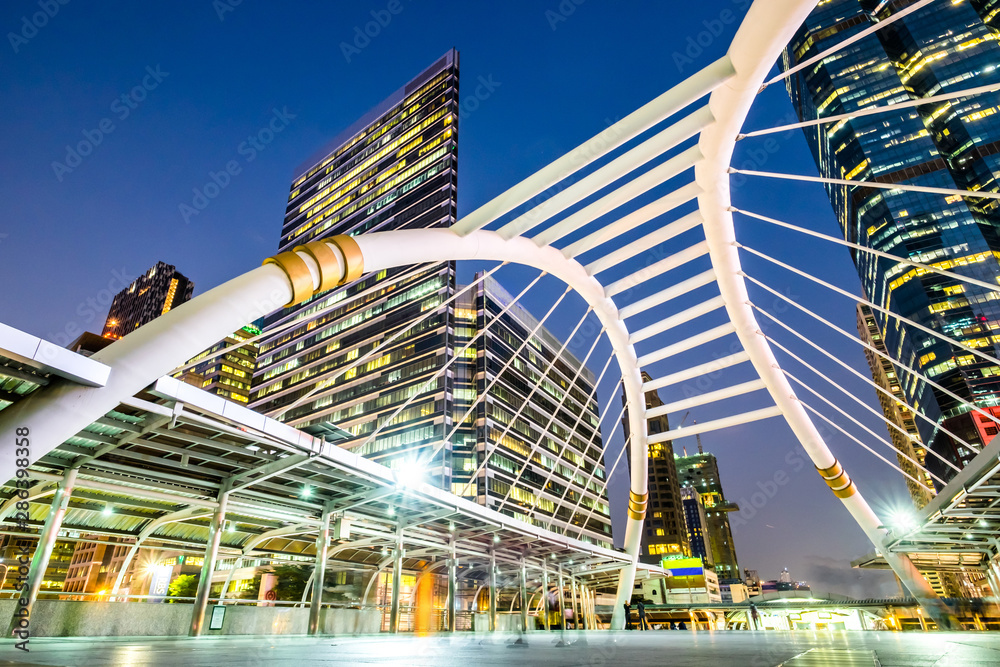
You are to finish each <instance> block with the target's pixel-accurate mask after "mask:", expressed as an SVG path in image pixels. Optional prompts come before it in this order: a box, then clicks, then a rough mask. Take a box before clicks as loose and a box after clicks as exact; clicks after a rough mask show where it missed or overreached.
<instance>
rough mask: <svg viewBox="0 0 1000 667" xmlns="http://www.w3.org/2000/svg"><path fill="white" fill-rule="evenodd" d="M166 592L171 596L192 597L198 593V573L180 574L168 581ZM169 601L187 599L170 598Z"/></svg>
mask: <svg viewBox="0 0 1000 667" xmlns="http://www.w3.org/2000/svg"><path fill="white" fill-rule="evenodd" d="M167 593H169V594H170V596H171V597H179V598H193V597H194V596H195V595H196V594H197V593H198V575H194V574H182V575H181V576H179V577H177V578H176V579H174V580H173V581H171V582H170V586H168V587H167ZM170 602H187V600H170Z"/></svg>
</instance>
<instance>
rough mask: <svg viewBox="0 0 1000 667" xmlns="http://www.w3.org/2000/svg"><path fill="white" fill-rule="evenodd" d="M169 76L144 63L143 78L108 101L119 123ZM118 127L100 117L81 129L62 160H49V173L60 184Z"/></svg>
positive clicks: (110, 120) (107, 119) (113, 122)
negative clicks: (90, 125)
mask: <svg viewBox="0 0 1000 667" xmlns="http://www.w3.org/2000/svg"><path fill="white" fill-rule="evenodd" d="M168 76H170V72H164V71H163V70H161V69H160V66H159V65H157V66H156V67H155V68H154V67H150V66H147V67H146V75H145V76H143V77H142V80H141V81H140V82H139V83H138V84H137V85H135V86H133V87H132V89H131V90H129V91H128V92H126V93H122V94H121V95H119V96H118V97H116V98H115V99H114V100H112V101H111V105H110V111H111V113H113V114H114V115H115V117H116V118H117V119H118V121H119V122H121V121H124V120H125V119H126V118H128V117H129V116H130V115H132V112H133V111H135V110H136V109H138V108H139V106H140V105H141V104H142V103H143V102H144V101H146V98H147V97H148V96H149V94H150V93H151V92H153V91H154V90H156V89H157V88H158V87H159V85H160V84H161V83H163V80H164V79H166V78H167V77H168ZM115 129H117V126H116V125H115V121H114V120H112V119H111V118H102V119H101V120H99V121H98V122H97V127H95V128H94V129H92V130H88V129H84V130H82V132H81V133H82V134H83V139H81V140H80V141H78V142H77V143H76V144H75V145H72V146H71V145H69V144H67V145H66V157H65V158H64V159H63V161H62V162H59V161H58V160H55V161H53V162H52V172H53V173H54V174H55V176H56V180H57V181H59V182H60V183H62V180H63V179H64V178H66V175H67V174H71V173H73V170H74V169H76V168H77V167H79V166H80V165H81V164H83V159H84V158H85V157H87V156H89V155H91V154H92V153H93V152H94V149H95V148H97V147H98V146H100V145H101V143H102V142H103V141H104V138H105V137H106V136H108V135H109V134H111V133H112V132H114V131H115Z"/></svg>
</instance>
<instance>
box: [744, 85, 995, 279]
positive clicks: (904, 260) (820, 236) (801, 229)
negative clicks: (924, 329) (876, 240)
mask: <svg viewBox="0 0 1000 667" xmlns="http://www.w3.org/2000/svg"><path fill="white" fill-rule="evenodd" d="M997 87H998V88H1000V84H998V86H997ZM729 210H730V211H732V212H733V213H740V214H742V215H745V216H747V217H750V218H754V219H755V220H761V221H763V222H768V223H771V224H772V225H777V226H779V227H784V228H785V229H791V230H793V231H796V232H799V233H801V234H806V235H808V236H813V237H815V238H818V239H822V240H824V241H829V242H830V243H836V244H837V245H842V246H845V247H848V248H854V249H855V250H860V251H861V252H865V253H868V254H871V255H876V256H878V257H885V258H886V259H891V260H893V261H896V262H899V263H900V264H907V265H909V266H912V267H914V268H917V269H923V270H924V271H927V272H928V273H936V274H938V275H940V276H944V277H946V278H951V279H952V280H958V281H961V282H965V283H969V284H970V285H975V286H977V287H982V288H984V289H987V290H990V291H991V292H995V291H996V290H997V289H1000V285H996V284H993V285H991V284H990V283H988V282H986V281H984V280H978V279H976V278H972V277H970V276H963V275H962V274H960V273H955V272H953V271H947V270H945V269H939V268H937V267H936V266H933V265H932V264H924V263H922V262H916V261H914V260H912V259H909V258H907V257H900V256H899V255H892V254H890V253H887V252H883V251H881V250H875V249H874V248H869V247H868V246H863V245H861V244H860V243H852V242H851V241H846V240H844V239H841V238H837V237H836V236H829V235H827V234H822V233H820V232H814V231H813V230H811V229H806V228H805V227H799V226H797V225H793V224H790V223H787V222H782V221H780V220H775V219H774V218H769V217H767V216H765V215H759V214H757V213H750V212H749V211H743V210H741V209H738V208H735V207H730V209H729Z"/></svg>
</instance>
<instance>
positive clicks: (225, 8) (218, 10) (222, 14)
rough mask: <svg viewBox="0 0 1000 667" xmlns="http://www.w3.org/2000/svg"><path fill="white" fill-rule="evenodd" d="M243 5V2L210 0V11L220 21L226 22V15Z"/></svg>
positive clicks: (239, 0) (241, 0)
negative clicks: (211, 10) (213, 12)
mask: <svg viewBox="0 0 1000 667" xmlns="http://www.w3.org/2000/svg"><path fill="white" fill-rule="evenodd" d="M241 4H243V0H212V9H214V10H215V15H216V16H218V17H219V20H220V21H225V20H226V14H229V13H230V12H235V11H236V8H237V7H239V6H240V5H241Z"/></svg>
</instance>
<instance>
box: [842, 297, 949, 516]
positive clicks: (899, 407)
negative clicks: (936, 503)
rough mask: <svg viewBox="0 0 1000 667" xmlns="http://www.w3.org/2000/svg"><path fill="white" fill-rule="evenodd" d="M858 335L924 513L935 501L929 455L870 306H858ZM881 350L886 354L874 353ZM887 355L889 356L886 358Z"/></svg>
mask: <svg viewBox="0 0 1000 667" xmlns="http://www.w3.org/2000/svg"><path fill="white" fill-rule="evenodd" d="M858 335H859V336H860V337H861V340H862V341H863V342H865V343H866V344H867V345H869V346H870V347H869V348H865V356H866V357H867V358H868V366H869V367H870V368H871V371H872V378H873V379H874V380H875V384H877V385H878V386H879V387H881V388H882V390H883V391H880V392H878V400H879V403H881V405H882V412H883V413H884V414H885V421H886V426H887V427H888V429H889V437H890V438H891V440H892V444H893V446H894V447H895V448H896V450H897V451H898V452H899V453H898V454H896V458H897V460H898V461H899V467H900V468H901V469H902V470H903V472H905V473H906V476H905V477H904V478H905V479H906V488H907V489H909V491H910V497H911V498H913V504H914V505H915V506H916V507H917V509H922V508H923V507H924V505H926V504H927V503H929V502H930V500H931V498H933V497H934V482H933V480H932V479H931V477H930V475H928V474H927V473H926V472H924V471H922V470H920V469H919V468H918V467H917V466H918V465H920V466H923V465H924V461H925V459H926V458H927V451H926V450H925V449H924V445H923V442H921V440H920V432H919V431H918V430H917V424H916V422H915V420H914V418H913V413H912V412H911V411H910V410H909V409H908V408H907V407H906V406H905V405H903V403H904V402H905V401H906V397H905V396H904V395H903V389H902V387H901V386H900V383H899V377H898V376H897V375H896V369H895V368H894V367H893V365H892V362H890V361H889V360H888V359H886V356H888V352H887V351H886V349H885V344H884V343H883V341H882V332H881V331H880V330H879V328H878V324H877V323H876V320H875V314H874V312H873V311H872V309H871V308H870V307H869V306H866V305H865V304H863V303H859V304H858ZM872 348H873V349H874V350H877V351H878V352H881V353H882V354H877V353H876V352H873V351H872ZM882 355H885V356H882Z"/></svg>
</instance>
